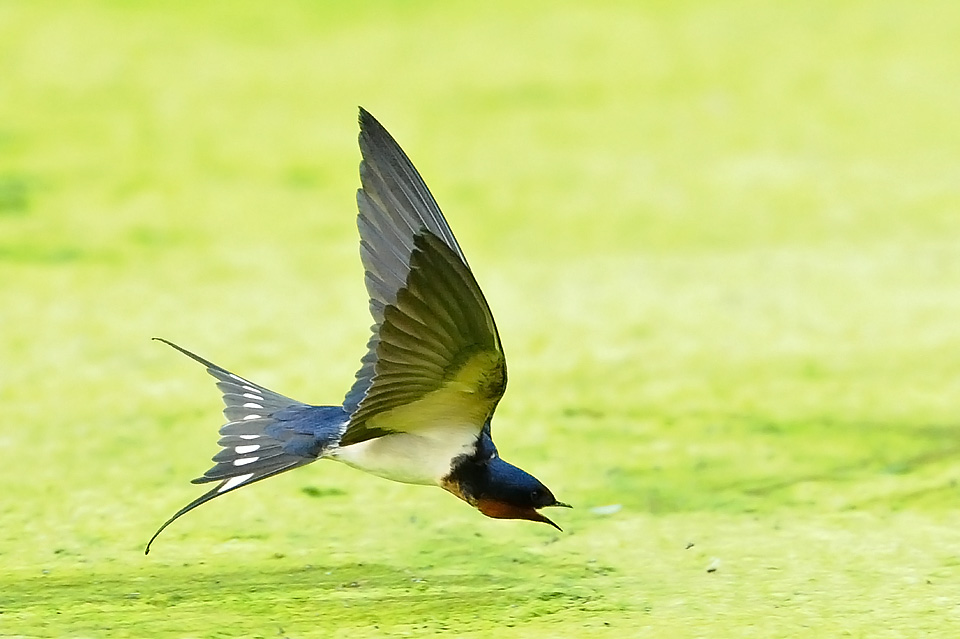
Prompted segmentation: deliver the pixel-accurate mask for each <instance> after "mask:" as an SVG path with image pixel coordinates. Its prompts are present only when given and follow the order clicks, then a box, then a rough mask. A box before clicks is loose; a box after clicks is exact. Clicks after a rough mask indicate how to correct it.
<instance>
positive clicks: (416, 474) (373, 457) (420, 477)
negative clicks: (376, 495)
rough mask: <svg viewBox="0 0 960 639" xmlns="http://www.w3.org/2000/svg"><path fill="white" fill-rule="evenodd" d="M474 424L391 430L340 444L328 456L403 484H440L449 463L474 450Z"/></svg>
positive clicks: (447, 472)
mask: <svg viewBox="0 0 960 639" xmlns="http://www.w3.org/2000/svg"><path fill="white" fill-rule="evenodd" d="M477 434H478V429H477V428H476V427H475V426H470V425H466V424H464V425H462V426H447V427H437V428H431V429H422V430H419V431H417V432H416V433H406V432H402V433H393V434H390V435H384V436H383V437H377V438H376V439H368V440H367V441H364V442H360V443H359V444H353V445H351V446H344V447H343V448H337V449H335V450H334V451H332V454H331V457H332V458H333V459H336V460H337V461H341V462H343V463H345V464H347V465H349V466H353V467H354V468H357V469H359V470H362V471H364V472H368V473H371V474H373V475H377V476H379V477H383V478H385V479H390V480H393V481H399V482H403V483H405V484H426V485H437V486H439V485H440V480H441V479H443V478H444V477H446V476H447V475H448V474H449V473H450V463H451V462H452V461H453V460H454V459H455V458H457V457H459V456H460V455H463V454H465V453H472V452H473V451H474V450H475V449H476V443H477Z"/></svg>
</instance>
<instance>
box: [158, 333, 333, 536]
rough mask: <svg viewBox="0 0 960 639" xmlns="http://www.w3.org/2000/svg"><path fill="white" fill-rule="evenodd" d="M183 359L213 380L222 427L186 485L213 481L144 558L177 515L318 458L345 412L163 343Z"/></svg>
mask: <svg viewBox="0 0 960 639" xmlns="http://www.w3.org/2000/svg"><path fill="white" fill-rule="evenodd" d="M155 339H157V340H158V341H161V342H163V343H165V344H168V345H170V346H172V347H173V348H175V349H177V350H178V351H180V352H181V353H183V354H184V355H186V356H187V357H190V358H191V359H194V360H196V361H197V362H200V363H201V364H203V365H204V366H206V367H207V372H208V373H210V374H211V375H212V376H213V377H215V378H216V380H217V388H219V389H220V392H221V393H222V394H223V402H224V404H226V407H225V408H224V409H223V414H224V415H225V416H226V418H227V423H226V424H224V425H223V426H222V427H221V428H220V435H221V437H220V440H219V441H218V442H217V443H218V444H219V445H220V446H221V448H220V451H219V452H218V453H217V454H216V455H214V456H213V461H214V462H215V464H214V466H213V467H212V468H210V469H209V470H208V471H207V472H205V473H204V474H203V475H202V476H200V477H197V478H196V479H194V480H193V481H192V483H194V484H205V483H208V482H219V483H218V484H217V486H216V487H214V488H213V489H211V490H209V491H208V492H206V493H204V494H203V495H201V496H200V497H198V498H197V499H195V500H193V501H192V502H190V503H189V504H187V505H186V506H184V507H183V508H181V509H180V510H178V511H177V512H176V513H175V514H174V515H173V517H171V518H170V519H168V520H167V521H166V522H164V524H163V525H162V526H160V528H159V530H157V532H156V533H154V535H153V537H151V538H150V541H149V542H147V547H146V551H145V554H147V553H149V552H150V545H151V544H152V543H153V541H154V540H155V539H156V538H157V536H158V535H159V534H160V533H161V532H163V529H164V528H166V527H167V526H169V525H170V524H171V523H173V522H174V521H175V520H176V519H178V518H179V517H181V516H182V515H184V514H186V513H188V512H189V511H191V510H193V509H194V508H196V507H197V506H199V505H201V504H204V503H206V502H208V501H210V500H211V499H213V498H215V497H219V496H220V495H224V494H226V493H228V492H230V491H233V490H236V489H237V488H240V487H241V486H246V485H248V484H252V483H253V482H256V481H260V480H261V479H266V478H267V477H272V476H273V475H276V474H278V473H282V472H284V471H287V470H291V469H293V468H297V467H299V466H303V465H305V464H309V463H311V462H314V461H316V460H317V459H319V458H320V457H321V456H322V455H323V453H324V452H325V451H326V450H328V449H329V448H331V447H333V446H335V445H336V444H337V442H338V441H339V439H340V436H341V435H342V433H343V428H344V426H345V424H346V420H347V414H346V413H345V412H344V410H343V408H341V407H340V406H311V405H308V404H303V403H301V402H297V401H295V400H292V399H290V398H288V397H284V396H283V395H280V394H278V393H274V392H273V391H271V390H268V389H266V388H264V387H263V386H260V385H259V384H255V383H253V382H251V381H249V380H246V379H244V378H242V377H240V376H239V375H234V374H233V373H231V372H230V371H228V370H226V369H224V368H221V367H219V366H217V365H216V364H214V363H212V362H210V361H208V360H205V359H203V358H202V357H200V356H199V355H195V354H194V353H191V352H190V351H188V350H186V349H184V348H181V347H180V346H177V345H176V344H174V343H173V342H168V341H167V340H165V339H161V338H155Z"/></svg>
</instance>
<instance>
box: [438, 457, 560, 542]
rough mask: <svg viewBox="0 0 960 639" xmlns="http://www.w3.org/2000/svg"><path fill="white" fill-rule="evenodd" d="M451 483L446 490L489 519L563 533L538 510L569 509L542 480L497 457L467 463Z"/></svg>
mask: <svg viewBox="0 0 960 639" xmlns="http://www.w3.org/2000/svg"><path fill="white" fill-rule="evenodd" d="M449 480H450V481H449V483H448V485H447V486H445V487H446V488H447V490H449V491H450V492H452V493H454V494H455V495H457V496H458V497H460V498H461V499H464V500H465V501H467V502H468V503H471V504H473V505H475V506H476V507H477V509H478V510H480V512H482V513H483V514H484V515H486V516H487V517H494V518H496V519H527V520H529V521H540V522H543V523H545V524H550V525H551V526H553V527H554V528H556V529H557V530H561V528H560V526H558V525H556V524H555V523H553V522H552V521H550V519H548V518H547V517H546V516H544V515H542V514H541V513H540V512H539V509H541V508H546V507H548V506H565V507H567V508H569V507H570V506H569V505H567V504H564V503H562V502H559V501H557V499H556V498H555V497H554V496H553V493H552V492H550V489H549V488H547V487H546V486H544V485H543V483H542V482H540V480H539V479H537V478H536V477H534V476H533V475H531V474H530V473H527V472H525V471H523V470H521V469H519V468H517V467H516V466H514V465H512V464H508V463H507V462H505V461H503V460H502V459H500V457H499V456H496V455H494V456H493V457H489V458H486V459H484V458H483V457H480V458H472V459H470V458H468V459H464V460H463V461H462V462H461V463H460V464H459V465H457V467H456V469H455V470H454V472H453V473H451V475H450V478H449Z"/></svg>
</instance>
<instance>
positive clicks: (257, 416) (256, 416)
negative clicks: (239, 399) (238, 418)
mask: <svg viewBox="0 0 960 639" xmlns="http://www.w3.org/2000/svg"><path fill="white" fill-rule="evenodd" d="M243 419H244V420H247V419H260V416H259V415H254V414H250V415H247V416H246V417H244V418H243Z"/></svg>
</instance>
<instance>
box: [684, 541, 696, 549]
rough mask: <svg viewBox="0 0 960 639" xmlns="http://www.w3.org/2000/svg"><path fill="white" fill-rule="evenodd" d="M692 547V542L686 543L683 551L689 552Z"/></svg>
mask: <svg viewBox="0 0 960 639" xmlns="http://www.w3.org/2000/svg"><path fill="white" fill-rule="evenodd" d="M693 546H694V543H693V542H692V541H688V542H687V547H686V548H684V550H690V549H691V548H693Z"/></svg>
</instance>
